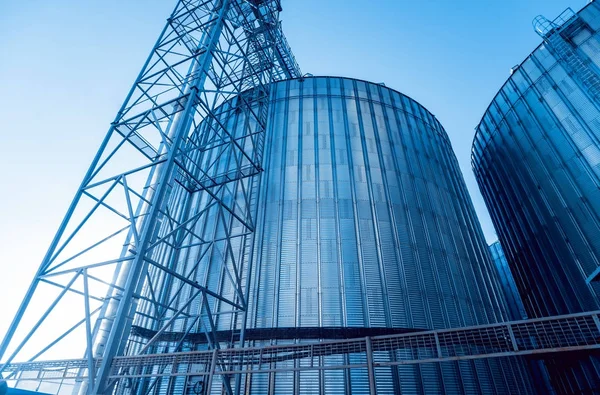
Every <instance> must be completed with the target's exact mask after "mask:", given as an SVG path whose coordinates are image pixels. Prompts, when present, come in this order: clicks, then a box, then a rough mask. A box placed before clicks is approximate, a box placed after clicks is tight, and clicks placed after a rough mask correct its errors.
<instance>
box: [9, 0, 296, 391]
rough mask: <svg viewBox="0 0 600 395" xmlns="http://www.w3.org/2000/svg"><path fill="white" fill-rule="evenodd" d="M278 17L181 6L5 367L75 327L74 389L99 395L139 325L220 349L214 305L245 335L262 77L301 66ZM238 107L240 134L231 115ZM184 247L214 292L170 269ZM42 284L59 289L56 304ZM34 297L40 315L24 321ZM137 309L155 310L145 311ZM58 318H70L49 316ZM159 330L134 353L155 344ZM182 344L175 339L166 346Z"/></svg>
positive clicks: (196, 0) (96, 168)
mask: <svg viewBox="0 0 600 395" xmlns="http://www.w3.org/2000/svg"><path fill="white" fill-rule="evenodd" d="M280 11H281V7H280V2H279V1H278V0H266V1H261V0H208V1H205V0H179V1H178V2H177V5H176V7H175V10H174V11H173V13H172V14H171V16H170V17H169V19H168V21H167V24H166V25H165V27H164V29H163V31H162V33H161V34H160V36H159V38H158V40H157V42H156V44H155V46H154V48H153V49H152V52H151V53H150V56H149V57H148V59H147V60H146V62H145V64H144V66H143V67H142V70H141V72H140V73H139V75H138V77H137V79H136V81H135V83H134V84H133V87H132V88H131V91H130V92H129V94H128V95H127V98H126V99H125V102H124V103H123V105H122V107H121V109H120V110H119V112H118V113H117V115H116V117H115V120H114V121H113V122H112V123H111V126H110V128H109V130H108V133H107V135H106V137H105V139H104V140H103V142H102V144H101V146H100V148H99V150H98V152H97V154H96V156H95V158H94V159H93V161H92V164H91V166H90V167H89V170H88V171H87V173H86V175H85V177H84V179H83V181H82V183H81V186H80V187H79V189H78V191H77V193H76V195H75V197H74V199H73V201H72V203H71V205H70V207H69V209H68V211H67V214H66V215H65V218H64V220H63V221H62V223H61V225H60V227H59V229H58V231H57V233H56V235H55V236H54V239H53V240H52V242H51V244H50V247H49V249H48V252H47V253H46V255H45V257H44V259H43V261H42V263H41V265H40V267H39V269H38V271H37V273H36V275H35V278H34V280H33V282H32V283H31V285H30V287H29V289H28V291H27V294H26V296H25V298H24V300H23V301H22V303H21V305H20V307H19V310H18V312H17V314H16V316H15V318H14V320H13V321H12V324H11V325H10V327H9V330H8V332H7V334H6V336H5V337H4V340H3V341H2V344H1V345H0V358H2V359H3V362H5V365H3V368H4V367H5V366H6V364H9V363H10V362H11V361H13V360H15V359H21V360H24V359H28V360H30V361H35V360H38V359H40V357H45V356H46V355H48V352H50V351H51V350H53V349H54V348H56V347H58V346H59V345H60V344H64V343H65V341H67V339H68V338H69V337H71V336H75V334H79V335H80V336H81V334H82V333H83V334H84V339H85V349H82V350H81V352H80V356H84V357H85V358H86V359H87V361H88V365H87V369H88V371H89V372H91V374H90V375H89V384H87V383H85V385H84V386H83V387H82V388H81V391H82V392H86V391H87V392H89V393H106V392H110V391H111V389H112V387H113V386H114V381H113V382H111V381H110V380H109V379H108V374H109V369H110V366H111V363H112V361H113V359H114V357H116V356H118V355H122V354H123V353H124V352H125V349H124V348H125V346H126V343H127V342H126V340H127V339H128V336H129V333H130V331H131V326H132V323H133V321H134V320H136V319H143V320H145V322H149V323H150V325H151V326H152V327H153V328H155V329H156V330H157V336H158V335H159V334H161V333H163V332H165V331H168V330H169V328H170V327H171V326H172V325H173V324H174V323H175V322H177V321H178V320H180V319H181V318H182V317H184V316H185V318H186V322H187V327H186V328H185V331H186V332H193V331H196V332H205V333H206V336H207V340H208V343H209V345H210V347H211V348H213V349H216V348H218V347H219V342H217V341H216V339H215V338H214V331H215V325H214V323H215V320H216V319H217V318H216V317H215V316H213V311H214V309H213V306H214V305H215V304H216V303H218V304H219V305H220V306H221V307H220V310H221V311H223V310H224V309H223V306H224V305H227V306H229V310H228V311H229V312H230V313H231V318H230V320H231V322H240V323H241V324H240V325H241V327H242V336H243V327H244V319H245V317H244V315H243V314H244V311H245V310H246V307H247V303H248V301H247V298H246V290H247V285H248V281H249V275H248V273H249V267H251V265H252V258H251V248H252V242H253V231H254V211H255V207H256V199H257V196H256V194H255V191H254V190H255V187H256V185H257V183H258V182H259V178H260V173H261V170H262V168H261V163H262V151H263V140H264V131H265V128H266V125H265V123H266V120H267V111H268V105H267V102H268V98H269V95H270V91H269V89H270V83H271V82H273V81H276V80H280V79H285V78H293V77H299V76H300V74H301V73H300V70H299V68H298V65H297V64H296V62H295V60H294V57H293V55H292V54H291V51H290V49H289V47H288V45H287V42H286V40H285V38H284V36H283V34H282V32H281V26H280V23H279V18H278V16H279V12H280ZM245 91H249V92H251V93H247V94H241V93H242V92H245ZM226 102H228V103H229V105H222V104H223V103H226ZM240 112H241V113H243V114H244V119H245V122H246V124H245V127H244V128H242V130H243V133H241V134H240V132H239V130H240V128H239V127H238V128H237V129H235V130H234V128H233V125H232V124H231V123H230V122H229V119H230V117H231V116H232V114H234V113H237V114H239V113H240ZM223 158H226V159H227V160H226V163H228V165H227V166H225V167H224V166H223V165H222V163H223V162H224V159H223ZM217 164H219V165H217ZM192 200H199V201H201V202H202V204H201V205H202V208H201V209H199V210H195V211H194V212H193V213H191V212H189V210H186V207H189V203H190V202H191V201H192ZM215 210H216V212H217V213H218V214H217V215H216V217H217V219H216V220H215V221H212V222H211V223H212V225H213V229H211V231H207V232H204V233H202V234H197V233H195V232H194V229H193V228H194V224H196V223H197V222H198V221H201V220H202V219H203V218H204V217H205V216H206V215H207V213H208V212H212V213H214V212H215ZM191 248H196V249H198V250H199V254H200V256H201V257H210V258H209V259H211V261H212V262H213V264H214V262H215V261H218V262H219V265H220V270H221V271H222V272H223V273H224V277H223V280H222V281H221V283H220V284H219V286H218V287H213V286H211V284H200V283H197V282H194V281H190V280H189V279H188V276H187V273H179V272H177V271H176V270H174V269H173V267H174V264H175V263H176V262H177V260H178V259H179V256H180V255H181V254H183V253H185V251H187V250H189V249H191ZM198 262H199V260H198ZM193 270H197V268H194V269H193ZM151 274H152V275H151ZM157 281H160V282H161V283H160V284H156V283H155V282H157ZM166 283H168V284H169V287H170V289H175V290H177V292H176V293H177V295H178V298H179V300H180V301H179V303H178V304H177V305H176V306H177V308H176V307H174V306H175V304H174V300H175V298H172V297H170V296H168V295H159V290H158V288H160V287H161V285H164V284H166ZM48 289H56V290H57V291H56V293H55V294H54V295H53V296H52V297H51V298H50V297H47V295H49V292H50V291H49V290H48ZM225 290H232V292H229V293H227V292H225ZM230 294H231V295H233V297H230V296H229V295H230ZM183 295H185V298H184V299H185V300H184V301H183V302H181V298H182V297H183ZM36 298H37V299H36ZM40 298H41V299H43V301H44V302H45V304H46V310H45V311H44V312H43V313H42V314H41V315H38V316H37V317H36V320H34V321H32V322H28V321H27V322H25V321H24V320H23V317H24V315H25V313H26V310H27V309H28V307H29V306H30V305H32V304H33V303H34V300H38V299H40ZM35 303H38V302H35ZM74 303H75V304H77V303H79V305H78V306H79V307H80V308H78V309H74V308H72V306H73V304H74ZM143 303H147V304H150V305H151V306H152V308H151V309H145V310H144V312H143V317H140V315H141V314H142V313H141V312H140V309H139V305H140V304H143ZM192 303H199V304H200V305H201V306H202V307H201V308H200V309H199V310H200V311H201V313H198V314H197V316H195V317H191V316H190V314H189V313H188V312H186V311H185V310H186V309H185V308H186V307H187V306H189V305H190V304H192ZM182 306H183V307H182ZM61 309H62V310H61ZM64 311H68V312H69V314H68V317H65V316H64ZM53 314H54V315H53ZM56 314H63V316H62V317H64V319H60V322H57V319H56V317H55V315H56ZM221 314H222V313H221ZM50 321H52V322H50ZM61 325H62V327H61V330H60V332H58V333H56V327H57V326H61ZM45 328H50V329H48V330H47V329H45ZM21 333H23V334H24V336H23V337H22V338H20V339H17V338H16V336H15V335H17V334H21ZM50 333H52V334H55V335H56V336H55V337H53V340H51V341H48V340H45V342H44V343H43V344H42V345H41V346H40V347H37V348H36V349H35V350H30V349H31V347H28V343H29V342H32V339H33V338H34V337H35V336H36V335H38V336H39V335H40V334H42V335H43V336H44V339H47V338H48V336H49V334H50ZM157 336H155V337H154V338H152V339H150V340H149V341H148V342H146V343H145V344H141V345H140V344H138V345H136V346H135V347H133V348H130V349H129V350H127V352H128V354H147V353H150V352H152V350H154V348H153V346H154V345H155V340H156V339H157ZM180 343H181V341H179V342H177V341H174V342H173V344H172V348H173V350H177V348H178V346H179V345H180ZM77 344H79V343H77ZM241 344H243V342H241ZM26 349H27V350H26ZM132 350H133V351H132ZM25 351H27V353H26V352H25ZM9 377H10V376H9ZM9 377H8V378H9ZM223 381H224V387H225V389H226V390H227V392H229V393H231V392H232V389H231V387H230V385H229V381H228V380H223Z"/></svg>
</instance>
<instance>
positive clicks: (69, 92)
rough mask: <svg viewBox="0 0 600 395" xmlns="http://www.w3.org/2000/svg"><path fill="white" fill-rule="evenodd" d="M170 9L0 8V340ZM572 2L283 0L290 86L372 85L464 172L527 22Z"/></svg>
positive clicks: (6, 1)
mask: <svg viewBox="0 0 600 395" xmlns="http://www.w3.org/2000/svg"><path fill="white" fill-rule="evenodd" d="M174 4H175V1H174V0H85V1H81V0H52V1H49V0H27V1H23V0H0V54H1V55H0V119H1V122H2V131H1V132H0V133H1V134H0V137H1V144H2V148H1V150H2V154H1V155H0V176H1V178H0V265H1V266H0V267H1V268H2V271H0V301H1V303H0V317H2V318H1V319H0V336H1V335H2V334H3V333H4V331H5V330H6V327H7V326H8V322H7V321H8V319H7V318H8V317H12V315H13V314H14V311H15V310H16V308H17V304H18V302H19V300H20V299H21V298H22V296H23V294H24V293H25V289H26V287H27V285H28V283H29V281H30V280H31V278H32V276H33V274H34V272H35V270H36V268H37V266H38V265H39V262H40V260H41V259H42V256H43V254H44V253H45V250H46V248H47V246H48V244H49V242H50V239H51V237H52V236H53V234H54V232H55V230H56V228H57V227H58V224H59V222H60V220H61V218H62V217H63V215H64V213H65V211H66V209H67V206H68V205H69V203H70V200H71V198H72V196H73V194H74V193H75V191H76V189H77V187H78V185H79V183H80V181H81V178H82V177H83V175H84V173H85V171H86V169H87V166H88V164H89V163H90V161H91V159H92V157H93V155H94V153H95V151H96V149H97V146H98V145H99V144H100V141H101V140H102V138H103V136H104V134H105V133H106V130H107V129H108V126H109V123H110V122H111V121H112V119H113V118H114V115H115V113H116V111H117V109H118V108H119V107H120V105H121V103H122V101H123V99H124V97H125V95H126V93H127V91H128V90H129V88H130V86H131V84H132V82H133V80H134V78H135V77H136V75H137V73H138V72H139V69H140V67H141V66H142V64H143V62H144V60H145V58H146V56H147V54H148V53H149V51H150V49H151V47H152V45H153V44H154V42H155V40H156V38H157V36H158V34H159V33H160V30H161V28H162V26H163V24H164V22H165V19H166V18H167V17H168V15H169V14H170V12H171V10H172V7H173V6H174ZM584 5H585V0H480V1H476V0H468V1H467V0H453V1H452V0H418V1H409V0H385V1H384V0H379V1H358V0H346V1H341V0H284V1H283V8H284V12H283V14H282V19H283V26H284V30H285V32H286V36H287V38H288V40H289V42H290V44H291V45H292V48H293V49H294V52H295V54H296V58H297V60H298V62H299V63H300V66H301V67H302V70H303V71H304V72H309V73H312V74H314V75H339V76H348V77H356V78H362V79H366V80H371V81H374V82H385V84H386V85H387V86H388V87H391V88H394V89H397V90H399V91H401V92H403V93H405V94H407V95H409V96H411V97H413V98H414V99H416V100H417V101H419V102H420V103H421V104H423V105H424V106H425V107H427V108H428V109H429V110H430V111H431V112H432V113H433V114H435V115H436V116H437V117H438V119H439V120H440V121H441V123H442V124H443V125H444V127H445V128H446V130H447V132H448V134H449V135H450V139H451V140H452V143H453V146H454V150H455V152H456V155H457V157H458V159H459V162H460V164H461V168H462V171H463V174H464V176H465V179H466V181H467V184H468V187H469V190H470V192H471V195H472V197H473V200H474V203H475V206H476V209H477V212H478V214H479V218H480V220H481V223H482V226H483V229H484V232H485V234H486V237H487V239H488V241H490V242H491V241H493V240H495V239H496V236H495V232H494V230H493V227H492V225H491V222H490V220H489V216H488V214H487V210H486V208H485V205H484V203H483V201H482V199H481V197H480V195H479V190H478V187H477V185H476V183H475V180H474V178H473V175H472V172H471V167H470V149H471V140H472V138H473V134H474V127H475V126H476V125H477V123H478V121H479V119H480V118H481V116H482V114H483V112H484V111H485V109H486V108H487V106H488V104H489V102H490V101H491V99H492V98H493V96H494V95H495V93H496V92H497V90H498V89H499V88H500V86H501V85H502V84H503V83H504V81H505V80H506V78H507V77H508V75H509V69H510V67H511V66H513V65H515V64H517V63H520V62H521V61H522V60H523V59H524V58H525V56H527V55H528V54H529V53H530V52H531V51H532V50H533V49H534V48H535V47H536V46H537V45H538V44H539V42H540V39H539V37H538V36H537V35H536V34H535V33H534V32H533V30H532V28H531V20H532V19H533V18H534V17H535V16H536V15H537V14H544V15H546V16H548V17H552V18H553V17H554V16H556V15H558V14H559V13H560V12H561V11H562V10H563V9H565V8H566V7H569V6H570V7H572V8H573V9H575V10H578V9H580V8H581V7H583V6H584Z"/></svg>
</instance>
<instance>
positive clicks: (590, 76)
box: [533, 8, 600, 101]
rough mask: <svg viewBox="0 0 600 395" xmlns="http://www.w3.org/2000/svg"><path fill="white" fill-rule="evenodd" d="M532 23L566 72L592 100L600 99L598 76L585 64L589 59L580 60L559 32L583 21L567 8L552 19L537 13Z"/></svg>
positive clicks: (575, 50)
mask: <svg viewBox="0 0 600 395" xmlns="http://www.w3.org/2000/svg"><path fill="white" fill-rule="evenodd" d="M533 24H534V28H535V30H536V31H537V32H538V34H539V35H540V36H542V38H543V39H544V40H545V41H546V43H547V44H548V45H549V48H550V49H551V50H552V51H553V52H555V54H556V57H557V58H558V60H559V61H560V62H561V63H562V64H563V65H564V66H565V68H566V70H567V72H569V73H570V74H572V75H573V76H574V78H576V79H578V80H579V82H581V83H582V85H583V87H584V88H585V90H586V91H587V92H588V94H589V95H590V97H591V98H592V99H593V100H596V101H600V76H599V75H598V73H597V72H596V71H594V70H593V69H592V68H591V67H589V65H588V64H587V63H588V62H589V60H586V61H584V60H582V58H581V56H580V55H579V53H578V52H577V49H576V48H575V47H574V46H573V45H571V43H570V42H569V41H568V40H567V39H565V38H564V37H563V36H562V34H561V31H563V30H564V28H565V27H566V26H567V25H571V26H572V25H573V24H580V25H583V24H585V22H584V21H583V20H581V18H579V16H578V15H577V14H576V13H574V12H573V11H572V10H571V9H570V8H568V9H567V10H565V11H564V12H563V13H562V14H561V15H559V16H558V18H556V19H555V20H553V21H548V20H547V19H546V18H544V17H543V16H540V15H538V16H537V17H536V18H535V19H534V22H533Z"/></svg>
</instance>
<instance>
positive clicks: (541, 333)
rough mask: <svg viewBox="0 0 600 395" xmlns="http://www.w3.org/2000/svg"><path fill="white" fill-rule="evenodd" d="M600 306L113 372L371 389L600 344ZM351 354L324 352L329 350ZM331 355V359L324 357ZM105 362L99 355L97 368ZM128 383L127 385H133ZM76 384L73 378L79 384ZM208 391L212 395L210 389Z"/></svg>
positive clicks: (23, 375) (79, 374)
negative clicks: (455, 364)
mask: <svg viewBox="0 0 600 395" xmlns="http://www.w3.org/2000/svg"><path fill="white" fill-rule="evenodd" d="M599 314H600V311H592V312H586V313H579V314H569V315H563V316H555V317H547V318H537V319H529V320H523V321H512V322H507V323H501V324H491V325H480V326H472V327H465V328H455V329H443V330H433V331H422V332H413V333H404V334H394V335H386V336H374V337H361V338H355V339H347V340H336V341H322V342H314V343H302V344H293V345H274V346H264V347H245V348H239V349H214V350H207V351H194V352H181V353H173V354H155V355H140V356H131V357H116V358H114V361H113V363H112V366H111V369H110V373H109V377H110V379H112V380H116V381H117V382H118V386H117V388H120V389H121V390H125V393H127V392H128V391H127V388H129V386H130V385H131V383H132V382H133V381H134V380H130V379H140V378H154V380H158V379H159V378H160V379H168V378H174V377H182V378H184V379H185V380H186V381H187V380H195V382H196V383H197V382H198V381H201V382H202V383H203V384H202V387H203V388H207V389H209V388H213V389H214V388H215V387H213V386H212V383H213V377H214V376H215V375H218V376H223V375H225V376H230V375H232V376H233V375H236V374H240V373H241V374H250V373H251V374H257V373H270V372H274V373H279V372H286V371H287V372H289V371H305V370H332V369H367V372H368V376H369V379H370V382H371V383H373V385H372V386H371V393H375V392H374V391H375V386H374V382H375V378H376V375H377V371H378V370H381V369H384V368H389V367H391V366H396V365H405V364H419V363H432V362H445V361H456V360H463V359H478V358H495V357H510V356H518V355H532V354H538V355H539V354H548V353H557V352H567V351H571V352H573V351H581V352H583V351H593V350H595V349H598V348H600V317H599ZM334 355H338V356H344V355H345V356H348V357H347V358H325V357H328V356H334ZM324 361H326V362H324ZM100 364H101V361H99V360H96V361H95V366H96V367H99V366H100ZM87 367H88V361H87V360H86V359H73V360H57V361H42V362H22V363H11V364H9V365H6V366H4V372H5V374H6V376H5V377H6V379H8V380H14V381H18V382H22V381H37V382H41V381H53V382H55V383H59V382H60V383H61V385H62V384H63V383H64V382H65V381H71V382H73V383H75V382H85V381H86V380H87V377H88V373H87ZM127 383H129V384H127ZM73 385H74V384H73ZM210 392H211V391H208V392H206V393H210Z"/></svg>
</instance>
